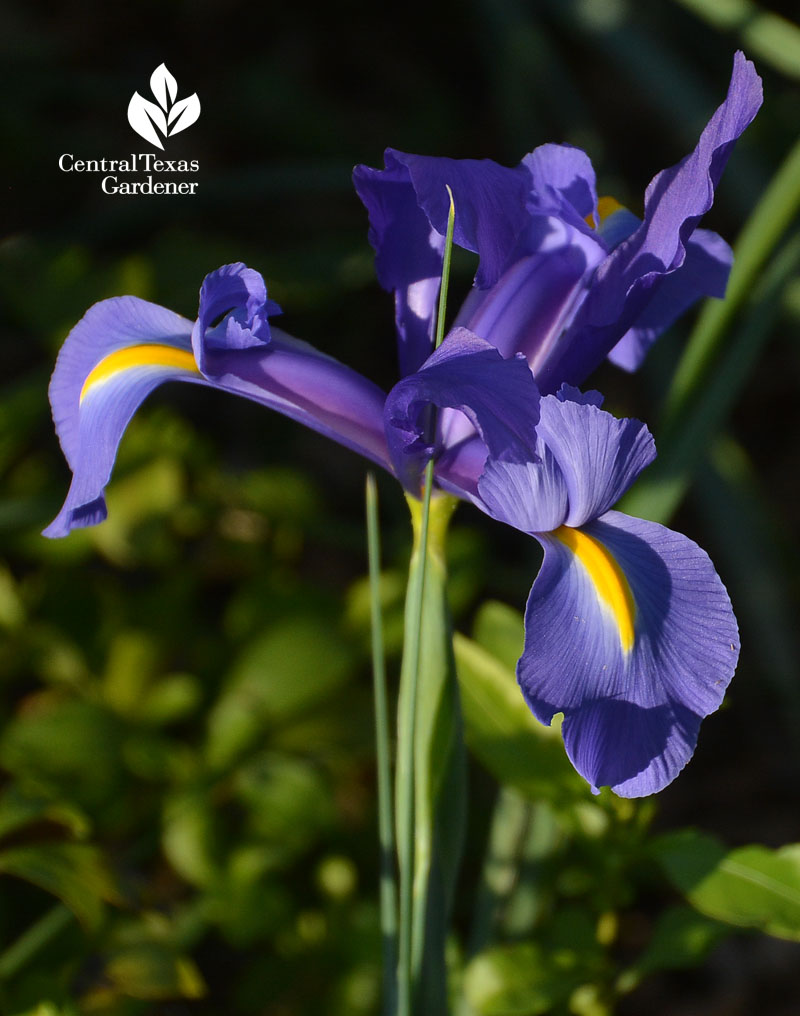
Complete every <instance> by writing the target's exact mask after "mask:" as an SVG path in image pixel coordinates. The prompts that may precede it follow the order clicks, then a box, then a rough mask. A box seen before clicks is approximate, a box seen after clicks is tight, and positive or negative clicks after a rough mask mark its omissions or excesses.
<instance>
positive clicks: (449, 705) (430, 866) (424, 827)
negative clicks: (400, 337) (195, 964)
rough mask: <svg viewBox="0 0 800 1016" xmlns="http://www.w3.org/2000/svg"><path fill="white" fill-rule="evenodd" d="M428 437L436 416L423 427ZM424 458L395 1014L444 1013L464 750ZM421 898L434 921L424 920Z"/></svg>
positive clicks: (446, 274) (411, 604)
mask: <svg viewBox="0 0 800 1016" xmlns="http://www.w3.org/2000/svg"><path fill="white" fill-rule="evenodd" d="M447 193H448V195H449V197H450V211H449V214H448V220H447V231H446V236H445V244H444V255H443V259H442V285H441V291H440V294H439V308H438V315H437V322H436V337H435V342H434V349H438V347H439V345H440V344H441V342H442V340H443V338H444V329H445V319H446V313H447V292H448V285H449V278H450V260H451V255H452V248H453V228H454V225H455V205H454V203H453V193H452V191H451V190H450V188H449V187H447ZM428 426H429V429H430V435H431V439H432V440H433V439H434V437H435V433H436V412H435V409H434V408H433V407H432V408H431V413H430V418H429V420H428ZM433 469H434V462H433V458H431V459H430V460H429V461H428V464H427V466H426V468H425V476H424V482H423V487H422V500H421V501H420V500H418V499H417V498H414V497H408V498H407V500H408V504H409V508H410V511H411V519H412V525H413V530H414V545H413V550H412V555H411V562H410V566H409V577H408V590H407V594H406V613H405V642H404V645H403V666H402V671H401V676H400V697H399V707H398V747H397V770H396V807H397V838H398V850H397V853H398V862H399V870H400V930H399V947H398V967H397V997H398V1013H399V1016H412V1012H413V1011H414V1009H415V1008H416V1007H418V1006H421V1007H422V1009H423V1010H424V1011H425V1012H434V1011H435V1012H442V1013H443V1012H444V1011H445V1006H446V970H445V962H444V943H445V936H446V915H447V912H448V910H449V903H450V897H451V894H452V888H451V887H452V881H453V879H454V870H455V867H456V866H457V863H458V861H457V858H458V854H459V852H460V827H461V822H460V820H459V819H460V815H461V809H462V808H463V793H459V774H460V773H461V771H462V767H461V765H460V762H461V753H462V751H463V737H462V735H461V727H460V713H459V708H458V690H457V685H456V680H455V666H454V664H453V652H452V629H451V626H450V623H449V616H448V613H447V605H446V598H445V588H444V580H445V555H444V541H445V535H446V532H447V524H448V522H449V520H450V516H451V515H452V512H453V509H454V508H455V504H456V501H455V499H454V498H452V497H447V496H439V495H437V496H436V498H435V499H434V497H433V487H434V479H433ZM442 794H447V795H449V797H450V800H449V802H448V805H449V807H448V808H447V810H448V811H452V820H451V821H450V822H449V825H450V827H451V828H450V829H449V830H447V831H446V832H445V833H444V834H443V835H440V836H439V837H438V838H439V839H440V840H441V841H442V843H441V844H440V845H439V848H440V853H441V858H440V859H439V868H438V870H437V873H436V878H435V879H432V874H433V871H434V853H435V848H436V846H437V844H436V842H435V841H436V839H437V819H438V818H439V815H438V814H437V809H438V805H439V798H440V795H442ZM429 898H430V899H431V900H432V906H433V908H434V911H435V912H434V913H433V914H431V913H429Z"/></svg>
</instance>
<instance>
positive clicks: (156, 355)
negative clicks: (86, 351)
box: [80, 342, 200, 402]
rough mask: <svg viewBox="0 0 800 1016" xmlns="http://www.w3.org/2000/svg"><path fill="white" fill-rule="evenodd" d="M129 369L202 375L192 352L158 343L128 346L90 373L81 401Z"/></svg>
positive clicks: (102, 361) (84, 385) (116, 351)
mask: <svg viewBox="0 0 800 1016" xmlns="http://www.w3.org/2000/svg"><path fill="white" fill-rule="evenodd" d="M129 367H175V368H177V369H178V370H188V371H191V372H192V373H193V374H199V373H200V371H199V370H198V369H197V364H196V363H195V359H194V354H193V353H192V352H191V350H188V349H177V348H176V347H175V346H167V345H163V344H161V343H157V342H148V343H144V344H143V345H141V346H127V347H126V348H125V349H117V350H115V352H113V353H109V354H108V356H106V357H104V358H103V359H102V360H101V361H100V363H98V364H97V366H96V367H95V368H94V369H93V370H91V371H90V372H89V376H88V377H87V378H86V380H85V381H84V382H83V388H82V389H81V397H80V401H81V402H83V399H84V397H85V395H86V393H87V392H88V391H89V389H90V388H92V387H93V386H94V385H96V384H99V383H100V382H101V381H106V380H108V378H110V377H111V376H112V375H114V374H117V373H118V372H119V371H121V370H127V369H128V368H129Z"/></svg>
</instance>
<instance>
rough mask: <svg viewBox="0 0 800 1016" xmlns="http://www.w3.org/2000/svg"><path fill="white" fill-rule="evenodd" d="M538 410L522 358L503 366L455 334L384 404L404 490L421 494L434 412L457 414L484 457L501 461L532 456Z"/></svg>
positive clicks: (489, 351) (490, 350) (483, 346)
mask: <svg viewBox="0 0 800 1016" xmlns="http://www.w3.org/2000/svg"><path fill="white" fill-rule="evenodd" d="M538 404H539V396H538V392H537V389H536V385H535V383H534V380H533V376H532V374H531V372H530V369H529V367H528V365H527V363H526V362H525V360H524V359H523V358H522V357H515V358H513V359H510V360H506V359H504V358H503V357H502V356H500V354H499V353H498V351H497V350H496V349H495V348H494V346H492V345H491V343H489V342H486V341H485V340H484V339H481V338H479V337H478V336H477V335H473V334H472V333H471V332H469V331H467V329H465V328H455V329H453V331H451V332H450V333H449V334H448V336H447V337H446V338H445V340H444V342H443V343H442V345H441V346H440V347H439V349H438V350H436V352H435V353H433V354H432V355H431V356H430V357H429V359H428V360H427V361H426V363H425V364H424V365H423V367H422V368H421V369H420V370H419V371H417V373H416V374H412V375H411V376H409V377H406V378H403V380H402V381H400V382H398V384H396V385H395V386H394V388H393V389H392V390H391V392H390V393H389V395H388V397H387V399H386V410H385V421H386V436H387V441H388V445H389V450H390V453H391V457H392V462H393V463H394V468H395V472H396V473H397V475H398V477H399V478H400V480H401V482H402V483H403V485H404V486H405V487H406V489H407V490H410V491H411V492H412V493H415V494H417V493H419V484H420V478H421V474H422V471H423V469H424V467H425V464H426V462H427V460H428V459H429V458H430V456H431V455H432V454H434V453H435V451H436V450H437V449H436V448H435V446H436V440H435V436H434V434H432V433H430V432H429V427H430V418H429V414H430V407H431V406H436V407H438V408H439V409H444V408H450V409H456V410H459V411H460V412H462V413H463V414H464V415H465V416H466V417H467V418H468V419H469V421H470V423H471V424H472V426H473V427H474V428H475V429H476V430H477V431H478V433H479V434H480V436H481V439H482V441H483V444H484V445H485V447H486V449H487V451H488V453H489V455H491V456H493V457H495V458H498V459H502V460H503V461H509V460H511V459H518V460H525V459H530V458H535V450H534V449H535V443H536V424H537V422H538V418H539V411H538ZM473 481H477V477H474V478H473Z"/></svg>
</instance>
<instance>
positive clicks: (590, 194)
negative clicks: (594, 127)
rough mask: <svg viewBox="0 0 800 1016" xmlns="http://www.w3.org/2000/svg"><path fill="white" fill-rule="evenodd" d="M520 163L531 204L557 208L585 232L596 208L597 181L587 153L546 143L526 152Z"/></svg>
mask: <svg viewBox="0 0 800 1016" xmlns="http://www.w3.org/2000/svg"><path fill="white" fill-rule="evenodd" d="M522 164H523V165H524V166H525V167H526V168H527V170H528V172H529V173H530V174H531V187H532V191H533V194H532V201H533V203H534V204H533V207H534V208H537V209H547V210H553V211H557V212H558V213H559V214H560V215H561V217H562V218H564V219H565V220H566V221H568V222H571V223H573V224H578V225H580V226H582V227H583V228H584V229H586V230H587V231H588V230H589V228H590V227H589V224H588V223H587V221H586V220H587V219H591V218H592V217H593V216H594V214H595V212H596V211H597V182H596V179H595V173H594V168H593V166H592V162H591V159H590V158H589V156H588V155H587V154H586V153H585V152H583V151H581V149H580V148H573V147H572V145H554V144H546V145H540V146H539V147H538V148H535V149H534V150H533V151H532V152H531V153H530V155H526V156H525V158H524V159H523V160H522Z"/></svg>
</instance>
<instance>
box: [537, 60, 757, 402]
mask: <svg viewBox="0 0 800 1016" xmlns="http://www.w3.org/2000/svg"><path fill="white" fill-rule="evenodd" d="M761 99H762V94H761V79H760V78H759V77H758V75H757V74H756V72H755V68H754V67H753V64H752V63H751V62H750V61H749V60H746V59H745V57H744V56H743V54H742V53H737V54H736V56H735V58H734V65H733V74H732V77H731V82H730V86H729V89H728V95H727V98H726V99H725V101H724V102H723V103H722V105H721V106H720V107H719V108H718V109H717V111H716V112H715V113H714V115H713V116H712V118H711V120H710V121H709V123H708V124H707V126H706V128H705V130H704V131H703V133H702V135H701V136H700V140H699V141H698V144H697V146H696V148H695V149H694V151H693V152H692V153H691V154H690V155H688V156H687V157H686V158H685V159H683V160H682V161H681V162H680V163H678V164H677V165H676V166H673V167H672V168H671V169H666V170H664V171H663V172H661V173H659V174H658V175H657V176H656V177H655V178H654V179H653V181H652V182H651V184H650V186H649V187H648V188H647V193H646V195H645V216H644V221H643V222H642V224H641V226H640V227H639V228H638V229H637V230H636V231H635V232H634V233H633V234H632V235H631V236H630V237H629V238H628V239H627V240H625V241H624V242H623V243H621V244H620V245H619V246H618V247H616V249H615V250H613V251H612V252H611V254H610V255H609V257H608V258H607V260H606V261H605V262H604V263H603V264H602V265H600V267H599V268H598V270H597V273H596V275H595V278H594V280H593V283H592V286H591V289H590V291H589V293H588V295H587V298H586V299H585V300H584V302H583V304H582V305H581V307H580V310H579V311H578V313H577V314H576V315H575V318H574V320H573V322H572V324H571V326H570V327H569V329H568V330H567V332H566V333H565V334H564V335H563V337H562V340H561V341H560V342H559V343H558V344H557V345H556V346H555V347H554V348H553V350H552V351H551V354H550V355H549V357H548V359H547V362H546V363H543V364H541V365H540V367H539V369H537V372H536V377H537V382H538V384H539V387H540V389H541V391H542V392H543V393H545V394H546V393H549V392H551V391H554V390H555V389H556V388H557V387H558V385H559V384H560V383H561V382H562V381H568V382H570V383H572V384H580V383H581V382H582V381H583V380H584V379H585V378H586V377H588V375H589V374H590V373H591V372H592V371H593V370H594V369H595V368H596V367H597V366H599V364H600V363H601V362H602V360H603V359H604V357H605V356H606V355H607V354H608V353H609V352H610V351H611V349H612V348H613V347H614V346H615V345H616V343H617V342H618V341H619V340H620V339H621V338H622V336H623V335H624V334H625V333H626V332H627V331H628V329H629V328H631V327H633V326H634V325H635V324H636V321H637V319H638V318H639V317H640V316H641V315H642V314H643V313H644V312H645V309H646V307H647V304H648V303H649V301H650V300H651V299H652V298H654V297H655V296H656V294H657V292H658V287H659V285H660V284H661V283H662V282H663V279H664V277H665V275H667V274H668V273H671V272H675V271H677V270H678V269H680V268H681V266H682V265H684V263H685V261H686V256H687V245H688V242H689V239H690V237H691V235H692V233H693V232H694V230H695V228H696V226H697V224H698V222H699V221H700V219H701V217H702V216H703V215H704V214H705V212H707V211H708V209H709V208H710V207H711V205H712V203H713V200H714V188H715V187H716V185H717V182H718V181H719V178H720V176H721V175H722V171H723V169H724V168H725V164H726V162H727V160H728V157H729V155H730V153H731V151H732V150H733V146H734V144H735V142H736V139H737V138H738V137H739V136H740V134H741V133H742V132H743V131H744V130H745V128H746V127H747V126H748V124H749V123H750V122H751V121H752V120H753V118H754V117H755V115H756V113H757V112H758V109H759V106H760V105H761Z"/></svg>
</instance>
